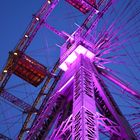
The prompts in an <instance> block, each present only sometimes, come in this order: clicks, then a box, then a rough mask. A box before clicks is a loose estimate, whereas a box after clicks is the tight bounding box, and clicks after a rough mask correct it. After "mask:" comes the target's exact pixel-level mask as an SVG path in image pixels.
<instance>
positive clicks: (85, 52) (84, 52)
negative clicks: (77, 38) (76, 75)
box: [75, 45, 94, 59]
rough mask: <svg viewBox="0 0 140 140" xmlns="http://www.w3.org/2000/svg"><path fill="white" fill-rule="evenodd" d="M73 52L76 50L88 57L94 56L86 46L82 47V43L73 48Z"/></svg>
mask: <svg viewBox="0 0 140 140" xmlns="http://www.w3.org/2000/svg"><path fill="white" fill-rule="evenodd" d="M75 52H77V53H78V54H83V55H86V56H87V57H88V58H89V59H93V58H94V54H93V53H92V52H91V51H89V50H88V49H87V48H85V47H83V46H82V45H79V46H78V47H77V48H76V49H75Z"/></svg>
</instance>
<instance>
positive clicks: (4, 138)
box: [0, 134, 12, 140]
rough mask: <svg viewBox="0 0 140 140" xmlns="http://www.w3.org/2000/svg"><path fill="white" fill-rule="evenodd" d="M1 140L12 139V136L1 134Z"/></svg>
mask: <svg viewBox="0 0 140 140" xmlns="http://www.w3.org/2000/svg"><path fill="white" fill-rule="evenodd" d="M0 140H12V139H11V138H8V137H7V136H5V135H3V134H0Z"/></svg>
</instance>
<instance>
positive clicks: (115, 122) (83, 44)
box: [1, 0, 140, 140]
mask: <svg viewBox="0 0 140 140" xmlns="http://www.w3.org/2000/svg"><path fill="white" fill-rule="evenodd" d="M66 1H67V2H68V3H69V4H71V5H72V6H73V7H75V8H77V9H78V10H79V11H80V12H82V13H83V14H87V17H86V19H85V20H84V22H83V24H82V25H81V26H78V28H77V29H76V30H75V31H74V32H73V33H72V34H68V33H66V32H64V31H63V32H61V31H58V30H57V29H55V28H54V27H52V26H51V25H49V24H47V23H45V22H44V21H45V20H46V19H47V18H48V16H49V15H50V14H51V12H52V11H53V9H54V8H55V7H56V6H57V4H58V3H59V0H48V1H47V2H46V3H45V4H44V5H43V7H42V8H41V10H40V11H39V12H38V13H37V14H36V16H35V17H34V19H33V21H32V24H31V25H30V26H29V29H28V30H27V32H26V33H25V35H24V37H23V39H22V40H21V42H20V43H19V46H18V47H17V48H16V49H15V51H13V52H11V53H10V59H9V61H8V64H7V65H6V66H5V68H4V70H3V75H2V77H1V79H2V80H1V81H2V82H1V92H2V93H3V94H1V96H3V98H5V99H7V100H9V101H11V102H12V101H13V100H12V99H13V98H14V99H15V100H16V101H17V102H16V101H15V102H14V101H13V102H12V103H13V104H15V105H17V106H19V107H21V108H23V109H24V110H26V112H28V115H27V118H26V120H25V122H24V124H23V126H22V128H21V130H20V132H19V134H18V136H17V139H19V140H20V139H22V138H23V135H24V136H25V137H24V138H25V139H26V140H99V139H100V135H101V133H103V134H104V135H106V136H107V137H108V138H109V139H110V140H138V139H137V136H136V134H135V132H134V131H133V130H132V128H131V126H130V124H129V123H128V121H127V120H126V118H125V117H124V116H123V113H122V112H121V111H120V109H119V108H118V106H117V103H116V102H115V100H114V98H113V97H112V95H111V94H110V91H109V90H108V88H107V86H106V83H105V82H104V81H103V79H102V76H103V77H105V78H107V79H108V80H110V81H111V82H113V83H115V84H116V85H118V86H119V87H121V88H122V89H123V90H125V91H127V92H128V93H129V94H130V95H132V96H134V97H135V98H137V99H139V98H140V94H139V93H138V92H137V91H134V90H133V89H132V88H131V87H129V86H127V85H126V84H125V83H124V82H123V81H122V80H120V79H119V78H118V77H117V76H116V75H114V74H112V73H111V71H109V69H107V68H106V67H104V65H103V63H102V61H104V60H105V59H104V58H103V57H102V55H101V53H104V54H106V53H107V52H109V51H110V48H109V47H110V44H111V42H109V41H110V40H109V39H110V38H111V37H110V36H109V37H110V38H109V37H108V34H109V33H108V32H109V31H108V32H107V31H106V32H105V33H104V34H99V36H98V37H99V39H98V41H97V42H96V43H93V42H92V40H91V38H90V37H91V36H90V34H91V32H92V31H93V30H95V29H96V26H97V24H98V23H99V21H100V19H101V18H102V17H103V15H104V14H105V13H106V11H107V10H108V9H109V8H110V7H111V5H112V4H113V3H114V2H115V0H106V1H104V0H98V1H95V0H66ZM42 25H45V27H47V28H48V29H49V30H51V31H53V32H54V33H55V34H57V35H58V36H60V37H62V38H63V39H65V43H64V44H63V45H62V46H61V47H60V48H61V50H60V51H61V53H60V59H59V61H58V62H56V65H55V66H54V68H53V70H52V71H51V72H49V71H48V70H47V68H46V67H45V66H43V65H42V64H40V63H38V62H37V61H36V60H34V59H33V58H31V57H30V56H28V55H26V54H25V51H26V49H27V47H28V45H29V44H30V42H31V41H32V39H33V37H34V36H35V34H36V33H37V31H38V30H39V28H40V27H41V26H42ZM100 26H102V25H100ZM31 29H32V30H31ZM109 29H110V30H111V29H112V26H110V27H109ZM28 31H29V32H28ZM111 31H112V30H111ZM111 31H110V32H111ZM116 32H117V31H116ZM107 33H108V34H107ZM117 39H118V38H117ZM117 39H116V40H117ZM23 42H24V43H23ZM24 44H25V45H24ZM22 45H23V46H22ZM117 45H118V44H117ZM103 50H105V51H104V52H103ZM108 50H109V51H108ZM15 62H16V63H15ZM9 66H10V67H9ZM57 70H58V71H57ZM56 71H57V74H55V72H56ZM13 73H14V74H16V75H17V76H19V77H20V78H22V79H23V80H25V81H27V82H28V83H30V84H32V85H33V86H35V87H37V86H38V85H39V84H40V83H42V81H43V80H44V79H45V77H46V76H48V79H47V80H46V81H45V82H44V85H43V86H42V88H41V90H40V92H39V94H38V97H37V98H36V100H35V102H34V103H33V105H32V107H30V106H29V105H28V104H26V103H24V102H22V101H21V100H19V99H18V98H16V97H13V96H10V94H9V93H8V92H7V91H6V90H5V89H4V87H5V85H6V83H7V82H8V79H9V78H10V76H11V75H12V74H13ZM25 75H26V76H25ZM51 78H53V79H54V81H53V82H52V85H51V86H50V89H49V90H48V93H47V94H45V93H44V91H45V89H46V88H47V84H48V83H49V82H50V79H51ZM57 82H58V84H57ZM50 83H51V82H50ZM56 85H57V86H56ZM43 94H45V96H46V97H45V99H44V100H43V102H42V104H41V106H40V108H39V110H37V109H36V106H37V104H38V102H39V99H40V98H41V96H42V95H43ZM33 113H34V114H35V115H36V116H35V119H34V120H33V122H32V124H31V125H30V127H27V126H28V123H29V120H30V118H31V116H32V114H33ZM25 132H26V134H25Z"/></svg>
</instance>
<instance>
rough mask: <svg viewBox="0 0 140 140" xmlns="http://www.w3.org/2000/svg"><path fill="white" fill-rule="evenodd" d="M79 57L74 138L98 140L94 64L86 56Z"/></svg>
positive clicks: (75, 89) (75, 84) (75, 94)
mask: <svg viewBox="0 0 140 140" xmlns="http://www.w3.org/2000/svg"><path fill="white" fill-rule="evenodd" d="M78 57H80V60H79V59H77V60H76V61H77V63H80V66H79V68H78V69H77V71H76V73H75V75H74V91H73V121H72V139H73V140H97V139H98V132H97V128H98V127H97V120H96V106H95V99H94V90H93V75H92V68H91V66H92V64H91V62H90V60H89V59H88V58H86V57H85V56H83V55H79V56H78ZM78 60H79V62H78Z"/></svg>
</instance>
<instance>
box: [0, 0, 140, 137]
mask: <svg viewBox="0 0 140 140" xmlns="http://www.w3.org/2000/svg"><path fill="white" fill-rule="evenodd" d="M120 1H121V0H120ZM125 1H126V2H128V1H127V0H125ZM134 1H136V0H134ZM44 2H45V0H20V1H19V0H12V1H10V0H1V2H0V48H1V50H0V70H2V67H3V66H4V64H5V63H6V60H7V57H8V52H9V51H11V50H13V48H14V47H15V46H16V44H17V43H18V41H19V40H20V38H22V36H23V35H24V32H25V30H26V28H27V26H28V24H29V22H30V21H31V19H32V15H33V14H34V13H35V12H36V11H37V10H38V9H39V8H40V7H41V5H42V4H43V3H44ZM124 5H125V2H120V3H118V6H117V8H116V10H115V12H113V14H112V11H113V10H114V9H113V8H112V9H111V10H112V11H111V10H110V12H109V14H108V15H107V16H105V17H104V18H103V19H102V20H101V25H106V24H107V25H108V24H109V25H110V23H111V22H112V21H113V20H114V19H115V17H117V15H119V12H121V8H123V6H124ZM133 6H134V7H133V8H132V9H131V8H129V9H128V12H126V13H124V15H123V16H122V18H123V17H124V21H125V19H126V20H127V19H128V18H129V17H133V15H134V14H135V13H136V11H138V7H139V6H140V3H139V2H137V4H134V5H133ZM114 8H115V6H114ZM131 10H132V11H131ZM127 14H128V16H127ZM84 18H85V16H84V15H83V14H81V13H80V12H78V11H77V10H76V9H74V8H73V7H72V6H70V5H69V4H68V3H66V2H64V0H62V1H61V2H60V4H59V5H58V7H57V8H56V9H55V11H54V12H53V13H52V15H51V16H50V17H49V19H48V21H47V22H48V23H50V24H51V25H52V26H54V27H56V28H57V29H59V30H60V31H61V30H63V31H66V32H68V33H72V32H73V31H74V30H75V29H76V28H77V26H76V25H75V23H77V24H81V21H82V20H83V19H84ZM139 20H140V15H139V16H137V17H136V18H135V19H134V20H133V21H132V22H128V23H125V24H124V28H122V32H121V31H120V32H119V33H118V36H121V35H122V36H121V37H120V39H122V38H125V36H127V35H128V34H130V35H131V39H130V40H129V41H126V42H125V43H124V45H122V47H121V48H122V49H121V51H118V52H114V53H112V54H113V55H117V54H125V55H126V56H123V57H120V58H118V61H120V62H121V64H118V63H115V62H114V63H111V64H109V65H108V66H109V67H110V68H112V69H113V70H115V71H117V72H116V73H117V74H118V75H119V77H120V78H122V79H123V80H124V81H128V83H129V84H130V85H132V86H133V87H134V88H136V89H137V90H138V91H139V89H140V88H139V82H140V69H139V68H140V57H139V54H140V35H139V36H136V37H135V38H134V35H135V34H136V33H138V32H139V31H140V29H139V25H140V23H139ZM124 21H122V22H119V21H118V22H117V24H116V25H115V26H114V28H116V27H118V26H119V25H120V24H121V23H124ZM101 25H99V26H101ZM132 26H133V27H134V28H132ZM98 29H100V27H99V28H98ZM101 29H103V27H102V28H101ZM129 30H130V31H129ZM99 32H100V30H98V31H97V34H98V33H99ZM127 32H128V33H127ZM123 33H125V34H124V35H123ZM63 42H64V40H63V39H60V38H59V37H58V36H56V35H54V34H53V33H52V32H50V31H48V30H47V29H46V28H45V27H43V28H41V29H40V30H39V32H38V33H37V35H36V37H35V39H34V40H33V42H32V43H31V45H30V46H29V48H28V49H27V51H26V53H27V54H28V55H30V56H31V57H33V58H34V59H36V60H38V61H39V62H41V63H42V64H44V65H45V66H47V67H48V68H49V69H51V68H52V67H53V64H54V63H55V61H56V60H57V59H58V57H59V52H60V48H59V47H57V46H56V45H55V44H59V45H62V43H63ZM123 46H126V47H125V49H124V47H123ZM123 61H124V62H125V63H123ZM19 83H25V82H24V81H23V80H21V79H19V78H17V77H15V76H12V78H11V79H10V80H9V82H8V84H7V86H6V88H7V89H9V88H10V89H9V90H8V91H9V92H11V93H12V94H13V95H15V96H17V97H19V98H22V99H23V100H25V101H27V102H28V103H30V104H32V102H33V100H34V99H35V97H36V95H37V93H38V92H39V90H40V86H39V87H38V88H33V87H32V86H30V85H28V84H27V83H25V85H24V86H16V87H15V85H18V84H19ZM107 83H108V82H107ZM110 85H111V84H110ZM13 86H14V88H13ZM113 86H114V85H111V86H110V89H111V90H112V91H113V92H112V93H113V96H115V97H116V95H118V93H119V92H122V90H120V89H118V90H114V87H113ZM116 93H117V94H116ZM121 94H122V93H121ZM120 98H121V99H120ZM116 99H117V100H118V102H120V104H121V105H120V106H125V104H124V103H123V99H122V96H121V95H119V96H117V97H116ZM130 104H131V103H130ZM130 104H129V105H130ZM126 106H127V107H128V104H126ZM130 106H134V104H133V103H132V104H131V105H130ZM123 111H125V113H126V112H127V109H123ZM129 112H131V111H129ZM132 112H133V111H132ZM0 114H1V115H0V123H1V126H0V133H4V134H6V135H7V136H9V137H12V138H13V139H14V138H15V136H16V135H17V133H18V131H19V129H20V127H21V125H22V123H23V121H24V119H25V117H26V114H23V113H22V112H21V111H20V110H19V109H17V108H15V107H13V106H11V104H9V103H8V104H7V103H5V101H4V100H2V99H0Z"/></svg>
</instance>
